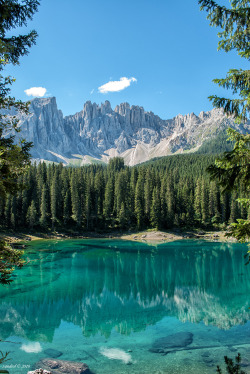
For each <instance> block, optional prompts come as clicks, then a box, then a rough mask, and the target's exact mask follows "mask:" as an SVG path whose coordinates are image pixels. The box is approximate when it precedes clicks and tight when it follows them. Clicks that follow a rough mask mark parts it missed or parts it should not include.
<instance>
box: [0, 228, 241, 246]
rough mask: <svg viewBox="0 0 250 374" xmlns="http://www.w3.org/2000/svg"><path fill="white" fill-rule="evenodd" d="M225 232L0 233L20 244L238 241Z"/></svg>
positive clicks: (9, 241) (4, 237) (9, 240)
mask: <svg viewBox="0 0 250 374" xmlns="http://www.w3.org/2000/svg"><path fill="white" fill-rule="evenodd" d="M225 234H226V232H225V231H204V230H198V229H193V230H166V231H159V230H144V231H135V232H129V231H127V232H115V231H113V232H108V233H96V232H88V233H85V232H83V233H82V234H79V233H71V234H68V233H62V232H57V231H55V232H48V233H43V232H36V231H34V232H30V233H24V232H16V233H14V232H13V233H12V232H6V231H5V232H0V239H2V240H5V241H6V242H8V243H19V242H28V241H34V240H41V239H57V240H61V239H98V238H99V239H105V238H106V239H122V240H132V241H138V242H145V243H147V242H148V243H155V244H158V243H164V242H172V241H176V240H183V239H185V240H186V239H203V240H207V241H220V242H230V243H235V242H236V240H235V239H234V238H232V237H229V238H228V237H226V235H225Z"/></svg>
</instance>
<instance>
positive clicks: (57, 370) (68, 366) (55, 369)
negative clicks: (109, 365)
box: [36, 358, 92, 374]
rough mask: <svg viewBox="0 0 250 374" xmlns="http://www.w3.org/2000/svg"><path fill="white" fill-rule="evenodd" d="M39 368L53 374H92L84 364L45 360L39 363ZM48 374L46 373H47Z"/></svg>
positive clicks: (37, 365)
mask: <svg viewBox="0 0 250 374" xmlns="http://www.w3.org/2000/svg"><path fill="white" fill-rule="evenodd" d="M36 367H37V368H41V367H42V368H43V370H48V371H52V373H53V374H92V372H91V371H90V370H89V367H88V365H86V364H83V363H82V362H74V361H64V360H50V359H47V358H45V359H43V360H40V361H38V362H37V364H36ZM45 373H46V372H45Z"/></svg>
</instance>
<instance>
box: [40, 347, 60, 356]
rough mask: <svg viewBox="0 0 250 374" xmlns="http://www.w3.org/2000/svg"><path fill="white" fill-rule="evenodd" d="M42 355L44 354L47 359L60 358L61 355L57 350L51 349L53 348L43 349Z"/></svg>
mask: <svg viewBox="0 0 250 374" xmlns="http://www.w3.org/2000/svg"><path fill="white" fill-rule="evenodd" d="M43 353H45V354H46V355H47V356H48V357H52V358H57V357H60V356H62V354H63V353H62V352H60V351H58V350H57V349H53V348H48V349H45V351H43Z"/></svg>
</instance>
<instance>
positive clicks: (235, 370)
mask: <svg viewBox="0 0 250 374" xmlns="http://www.w3.org/2000/svg"><path fill="white" fill-rule="evenodd" d="M224 360H225V364H226V371H227V373H228V374H247V373H246V372H245V371H243V370H241V365H240V363H241V356H240V353H238V355H237V356H236V357H235V362H234V361H233V360H232V359H231V358H229V357H227V356H225V357H224ZM216 372H217V373H218V374H222V373H223V372H222V370H221V368H220V367H219V366H217V370H216Z"/></svg>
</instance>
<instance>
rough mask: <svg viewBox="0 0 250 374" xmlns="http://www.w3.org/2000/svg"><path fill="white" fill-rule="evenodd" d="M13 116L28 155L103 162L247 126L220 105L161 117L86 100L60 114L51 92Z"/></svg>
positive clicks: (155, 153) (178, 148) (193, 144)
mask: <svg viewBox="0 0 250 374" xmlns="http://www.w3.org/2000/svg"><path fill="white" fill-rule="evenodd" d="M19 119H20V121H19V124H18V126H19V127H20V128H21V130H22V131H21V133H20V135H21V136H22V137H25V138H26V139H27V141H31V142H33V144H34V147H33V148H32V156H33V157H34V159H36V160H39V159H40V160H48V161H56V162H63V163H65V164H68V163H73V164H78V165H80V164H84V163H89V162H91V160H93V159H95V160H99V161H104V162H107V161H108V159H109V158H110V157H114V156H118V155H119V156H122V157H124V159H125V162H126V163H127V164H129V165H135V164H137V163H140V162H143V161H146V160H149V159H150V158H153V157H159V156H165V155H169V154H173V153H181V152H187V151H189V152H190V151H194V150H197V149H198V148H199V147H200V146H201V145H202V144H203V142H204V141H205V140H207V139H208V138H209V137H212V136H214V135H216V133H218V131H219V129H221V128H225V127H228V126H231V127H234V128H237V129H238V130H239V131H241V132H249V129H250V126H249V123H248V124H246V125H244V126H243V125H241V126H238V125H236V124H235V123H234V121H233V119H232V118H230V117H229V118H228V117H226V116H225V115H224V113H223V110H222V109H213V110H211V111H209V112H201V113H200V114H199V115H196V114H194V113H193V112H192V113H190V114H186V115H182V114H178V115H177V116H176V117H174V118H173V119H169V120H163V119H161V118H160V117H159V116H157V115H155V114H154V113H153V112H147V111H145V110H144V108H143V107H141V106H137V105H131V106H130V104H129V103H127V102H124V103H121V104H120V105H117V106H116V107H115V108H114V109H112V107H111V104H110V102H109V101H108V100H106V101H105V102H104V103H102V104H101V105H98V104H96V103H92V102H91V101H87V102H86V103H85V104H84V105H83V109H82V111H80V112H78V113H76V114H74V115H69V116H66V117H63V114H62V112H61V110H59V109H58V107H57V103H56V98H55V97H47V98H36V99H34V100H32V101H31V105H30V114H29V115H28V116H25V117H24V116H20V117H19Z"/></svg>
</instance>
